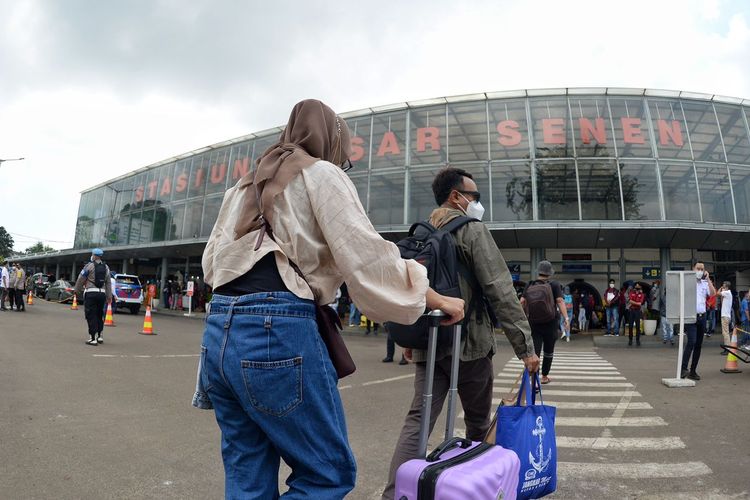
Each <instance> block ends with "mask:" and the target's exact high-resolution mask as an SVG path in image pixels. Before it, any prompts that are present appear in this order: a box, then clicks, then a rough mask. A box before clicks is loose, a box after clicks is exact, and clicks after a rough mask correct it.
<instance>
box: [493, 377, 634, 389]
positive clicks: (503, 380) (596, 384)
mask: <svg viewBox="0 0 750 500" xmlns="http://www.w3.org/2000/svg"><path fill="white" fill-rule="evenodd" d="M557 378H558V377H555V382H554V384H555V387H558V386H560V387H635V386H634V385H633V384H631V383H630V382H558V381H557ZM495 381H496V382H501V383H503V384H512V383H513V382H514V381H515V379H511V378H500V377H498V378H496V379H495Z"/></svg>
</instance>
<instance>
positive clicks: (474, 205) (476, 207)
mask: <svg viewBox="0 0 750 500" xmlns="http://www.w3.org/2000/svg"><path fill="white" fill-rule="evenodd" d="M458 194H461V193H458ZM461 198H463V199H464V200H466V201H469V200H468V199H467V198H466V196H464V195H462V194H461ZM464 213H466V216H467V217H472V218H474V219H478V220H482V216H483V215H484V207H483V206H482V204H481V203H479V202H478V201H476V200H475V201H469V206H468V207H466V210H464Z"/></svg>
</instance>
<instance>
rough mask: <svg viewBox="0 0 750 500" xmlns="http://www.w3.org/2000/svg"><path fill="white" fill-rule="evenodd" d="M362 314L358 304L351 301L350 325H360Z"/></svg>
mask: <svg viewBox="0 0 750 500" xmlns="http://www.w3.org/2000/svg"><path fill="white" fill-rule="evenodd" d="M350 299H351V298H350ZM361 316H362V315H361V314H360V313H359V309H357V305H356V304H355V303H354V301H353V300H351V302H350V303H349V326H359V323H360V321H361Z"/></svg>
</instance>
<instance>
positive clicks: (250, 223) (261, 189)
mask: <svg viewBox="0 0 750 500" xmlns="http://www.w3.org/2000/svg"><path fill="white" fill-rule="evenodd" d="M350 155H351V144H350V139H349V127H347V125H346V122H345V121H344V120H343V119H341V118H339V117H338V116H336V113H335V112H334V111H333V110H332V109H331V108H329V107H328V106H326V105H325V104H323V103H322V102H320V101H318V100H315V99H306V100H304V101H301V102H298V103H297V104H296V105H295V106H294V108H293V109H292V114H291V115H290V116H289V122H288V123H287V125H286V128H285V129H284V131H283V132H282V133H281V136H280V137H279V141H278V142H277V143H276V144H274V145H273V146H271V147H269V148H268V149H267V150H266V151H265V152H264V153H263V155H261V156H260V158H258V159H257V160H256V162H255V165H256V168H255V170H254V171H253V172H248V173H247V174H246V175H245V176H244V177H242V179H240V181H239V183H238V184H237V187H238V189H240V190H242V189H244V190H246V192H245V202H244V204H243V207H242V213H241V214H240V216H239V219H238V220H237V225H236V226H235V228H234V230H235V238H236V239H239V238H241V237H242V236H244V235H246V234H247V233H249V232H251V231H255V230H256V229H259V228H261V227H262V226H264V225H266V227H269V226H270V224H271V218H272V215H273V200H274V198H275V197H276V195H278V194H279V193H281V192H282V191H284V188H286V186H287V184H289V183H290V182H291V180H292V179H294V178H295V177H296V176H297V174H299V173H300V172H301V171H302V170H303V169H305V168H307V167H309V166H311V165H313V164H314V163H315V162H317V161H318V160H325V161H328V162H331V163H333V164H334V165H338V166H340V165H343V163H344V162H345V161H346V160H347V159H348V158H349V156H350Z"/></svg>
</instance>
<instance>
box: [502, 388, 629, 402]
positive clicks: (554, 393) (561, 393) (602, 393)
mask: <svg viewBox="0 0 750 500" xmlns="http://www.w3.org/2000/svg"><path fill="white" fill-rule="evenodd" d="M492 390H493V392H499V393H502V394H508V393H509V392H510V387H493V388H492ZM626 392H627V391H625V392H623V391H558V390H556V389H544V390H543V391H542V394H549V395H552V396H579V397H584V398H598V397H606V398H612V397H618V398H619V397H622V396H623V395H624V394H626ZM633 395H634V396H640V393H637V392H634V393H633ZM537 399H539V398H537Z"/></svg>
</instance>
